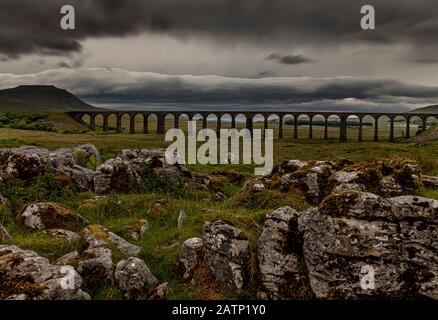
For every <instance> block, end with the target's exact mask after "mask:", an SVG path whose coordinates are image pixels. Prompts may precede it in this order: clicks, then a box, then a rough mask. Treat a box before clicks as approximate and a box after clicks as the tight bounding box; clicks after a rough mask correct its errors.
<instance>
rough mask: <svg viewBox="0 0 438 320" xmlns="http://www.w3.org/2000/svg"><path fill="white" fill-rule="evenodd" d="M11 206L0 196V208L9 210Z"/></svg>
mask: <svg viewBox="0 0 438 320" xmlns="http://www.w3.org/2000/svg"><path fill="white" fill-rule="evenodd" d="M10 206H11V204H10V202H9V200H8V199H6V197H4V196H3V195H2V194H0V208H9V207H10Z"/></svg>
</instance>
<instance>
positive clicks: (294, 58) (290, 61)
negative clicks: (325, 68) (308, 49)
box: [266, 53, 316, 65]
mask: <svg viewBox="0 0 438 320" xmlns="http://www.w3.org/2000/svg"><path fill="white" fill-rule="evenodd" d="M266 60H274V61H277V62H278V63H281V64H286V65H294V64H301V63H311V62H316V60H314V59H311V58H309V57H306V56H303V55H302V54H290V55H287V56H282V55H281V54H279V53H273V54H271V55H269V56H268V57H266Z"/></svg>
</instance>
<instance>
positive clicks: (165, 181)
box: [153, 167, 182, 188]
mask: <svg viewBox="0 0 438 320" xmlns="http://www.w3.org/2000/svg"><path fill="white" fill-rule="evenodd" d="M153 172H154V175H155V177H156V179H157V180H158V182H159V183H160V185H163V186H167V187H169V188H175V187H177V186H180V185H181V184H182V176H181V172H180V171H179V170H178V168H177V167H168V168H154V169H153Z"/></svg>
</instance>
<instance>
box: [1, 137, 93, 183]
mask: <svg viewBox="0 0 438 320" xmlns="http://www.w3.org/2000/svg"><path fill="white" fill-rule="evenodd" d="M93 148H94V149H95V147H94V146H92V145H83V146H78V147H76V148H72V149H71V148H62V149H58V150H55V151H53V152H50V151H48V150H47V149H43V148H37V147H33V146H23V147H20V148H8V149H0V165H2V167H3V168H5V169H4V170H3V171H2V173H1V176H2V178H4V177H6V176H12V177H13V178H18V179H22V180H29V179H31V178H34V177H37V176H39V175H41V174H44V173H52V174H53V175H54V176H55V177H57V178H58V179H59V180H60V181H61V182H62V183H64V184H69V185H71V186H72V187H73V188H75V189H76V190H78V191H87V190H92V189H93V188H92V184H93V172H92V171H90V170H88V169H86V168H83V167H81V166H79V165H78V164H77V163H76V161H75V157H74V154H75V152H76V151H75V150H80V149H83V150H85V153H84V154H88V153H90V152H93V153H95V157H97V158H96V159H98V158H100V155H99V154H98V152H97V150H94V151H90V150H91V149H93ZM96 152H97V153H96Z"/></svg>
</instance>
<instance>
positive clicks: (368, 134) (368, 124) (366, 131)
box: [360, 114, 375, 141]
mask: <svg viewBox="0 0 438 320" xmlns="http://www.w3.org/2000/svg"><path fill="white" fill-rule="evenodd" d="M360 119H361V127H362V140H361V141H373V140H374V127H375V118H374V116H373V115H371V114H362V115H361V116H360Z"/></svg>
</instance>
